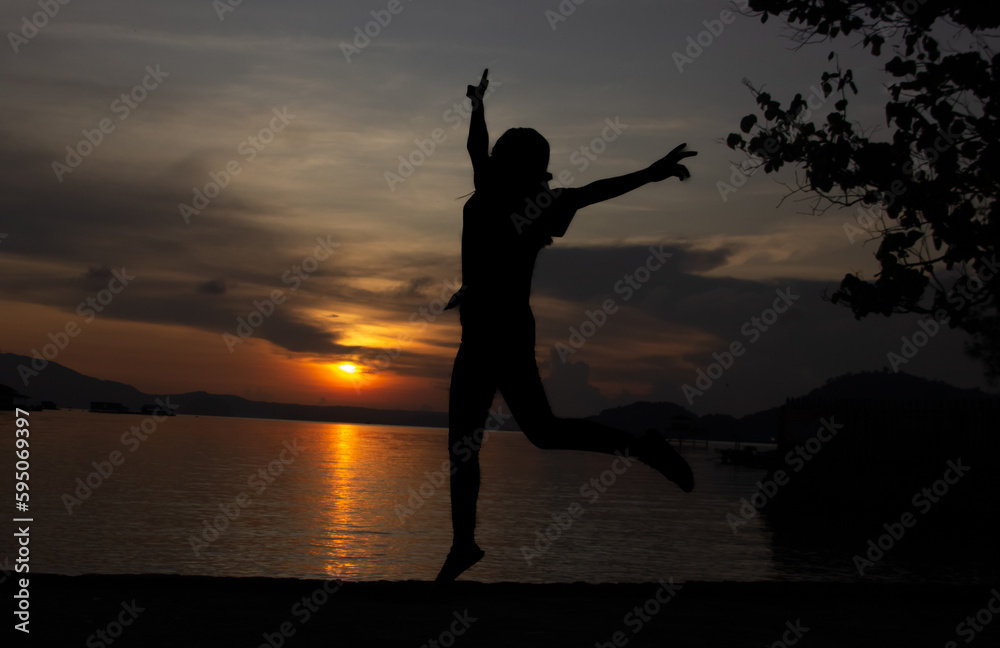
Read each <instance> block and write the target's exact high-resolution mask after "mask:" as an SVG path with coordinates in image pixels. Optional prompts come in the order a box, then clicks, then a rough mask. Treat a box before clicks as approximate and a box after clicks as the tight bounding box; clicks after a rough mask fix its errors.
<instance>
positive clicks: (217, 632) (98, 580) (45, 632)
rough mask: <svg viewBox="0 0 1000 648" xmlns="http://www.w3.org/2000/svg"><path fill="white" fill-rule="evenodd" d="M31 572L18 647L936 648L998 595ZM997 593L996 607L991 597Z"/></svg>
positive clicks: (795, 586)
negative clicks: (27, 631)
mask: <svg viewBox="0 0 1000 648" xmlns="http://www.w3.org/2000/svg"><path fill="white" fill-rule="evenodd" d="M30 580H31V601H32V608H31V609H32V615H31V621H32V624H31V628H32V632H31V636H32V638H31V643H24V644H23V645H35V642H36V641H37V640H38V639H40V638H44V639H46V641H47V643H48V642H51V641H54V640H58V641H60V642H63V645H73V644H77V643H79V644H81V645H88V646H89V645H100V644H101V643H102V642H101V639H100V635H99V634H97V633H98V632H99V631H103V632H105V633H106V637H107V638H111V637H112V636H113V634H110V635H109V634H107V633H109V632H110V633H115V632H119V633H120V635H119V636H120V644H119V640H114V642H113V643H114V644H117V645H125V646H128V645H138V646H176V645H184V646H248V647H256V646H265V647H269V648H278V646H286V645H287V646H292V647H294V646H320V645H322V646H330V645H341V644H343V645H352V646H357V645H360V646H379V645H386V646H414V647H416V646H423V645H428V646H432V645H434V643H431V642H432V641H435V642H437V645H441V646H445V645H451V643H454V644H455V645H459V646H462V645H466V646H511V645H518V646H521V645H532V646H534V645H537V646H588V647H589V646H615V645H618V646H624V645H628V646H646V645H649V646H664V645H670V646H689V645H690V646H721V645H733V646H736V645H738V646H762V645H763V646H771V645H773V644H774V643H775V642H785V645H793V643H789V642H788V641H787V640H789V639H793V640H794V643H797V642H798V641H799V639H802V638H803V637H807V638H808V640H807V641H806V642H805V643H804V644H803V645H809V646H826V645H830V646H839V645H851V646H869V645H870V646H884V645H910V646H944V645H945V644H946V643H947V642H948V641H955V642H956V645H961V644H964V643H965V638H964V635H959V634H957V627H958V625H959V624H960V623H962V622H963V621H964V620H965V619H966V617H970V616H972V617H975V616H976V614H977V612H979V611H980V610H981V609H983V608H985V607H986V606H987V604H988V602H990V601H992V600H994V593H996V592H997V589H996V588H993V587H991V586H989V585H981V584H980V585H967V584H954V585H950V586H949V585H944V586H943V585H931V584H923V585H912V584H898V583H819V582H787V583H786V582H751V583H744V582H733V581H724V582H700V581H691V582H687V583H673V582H670V581H666V582H664V581H661V582H651V583H604V584H587V583H552V584H527V583H488V584H484V583H479V582H476V581H459V582H457V583H455V585H454V587H453V588H452V590H451V591H450V592H448V593H447V594H445V595H433V594H432V592H431V584H430V583H429V582H426V581H360V582H357V581H346V582H343V583H340V584H338V583H337V582H336V581H323V580H299V579H292V578H261V577H247V578H225V577H207V576H178V575H166V574H162V575H161V574H133V575H84V576H59V575H53V574H35V575H32V576H31V577H30ZM995 599H996V600H995V602H994V607H995V608H996V605H997V604H1000V593H998V594H997V595H996V597H995ZM126 621H127V622H128V623H125V622H126ZM995 625H996V626H997V627H990V626H986V627H985V628H984V629H983V631H982V632H981V633H980V634H981V635H984V636H983V639H981V641H980V643H979V644H978V645H984V646H985V645H991V644H990V643H989V642H990V641H991V640H992V641H996V640H997V636H1000V616H998V618H997V620H996V623H995ZM18 634H19V633H18ZM796 634H798V635H800V636H796ZM449 635H450V636H449ZM783 637H784V638H783ZM991 637H992V639H991ZM18 639H19V640H22V639H21V637H18ZM88 642H89V643H88ZM449 642H451V643H449ZM105 645H112V644H111V643H106V644H105ZM779 645H780V644H779Z"/></svg>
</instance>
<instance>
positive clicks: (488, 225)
mask: <svg viewBox="0 0 1000 648" xmlns="http://www.w3.org/2000/svg"><path fill="white" fill-rule="evenodd" d="M488 72H489V70H486V71H484V72H483V77H482V80H481V81H480V82H479V85H478V86H471V85H470V86H469V87H468V91H467V92H466V96H467V97H469V98H470V99H471V100H472V109H473V110H472V117H471V123H470V126H469V140H468V150H469V156H470V157H471V158H472V170H473V174H474V184H475V192H474V193H473V194H472V196H471V197H470V198H469V199H468V201H467V202H466V203H465V207H464V209H463V214H462V283H463V285H462V288H461V289H460V290H459V291H458V292H457V293H456V294H455V295H454V296H453V297H452V299H451V301H450V302H449V304H448V306H447V308H453V307H454V306H456V305H457V306H458V307H459V314H460V320H461V323H462V342H461V345H460V346H459V350H458V355H457V356H456V357H455V365H454V368H453V370H452V375H451V392H450V398H449V403H448V407H449V423H448V426H449V429H448V447H449V457H450V459H451V466H452V468H451V483H450V490H451V518H452V528H453V531H454V539H453V543H452V547H451V550H450V552H449V553H448V557H447V559H446V560H445V563H444V565H443V566H442V567H441V571H440V573H439V574H438V576H437V579H436V580H435V583H436V584H437V585H442V584H446V583H450V582H451V581H453V580H455V578H457V577H458V576H459V575H460V574H461V573H462V572H464V571H465V570H467V569H469V568H470V567H472V566H473V565H474V564H476V563H477V562H479V560H481V559H482V557H483V556H484V555H485V552H484V551H483V550H482V549H480V548H479V545H477V544H476V540H475V529H476V503H477V500H478V499H479V447H480V444H481V442H482V428H483V427H484V425H485V424H486V420H487V417H488V416H489V409H490V406H491V405H492V402H493V397H494V395H495V394H496V391H497V389H499V390H500V393H501V395H503V397H504V400H505V401H506V403H507V405H508V407H509V408H510V410H511V413H512V414H513V415H514V417H515V419H516V420H517V422H518V424H519V425H520V427H521V429H522V430H523V431H524V434H525V436H527V438H528V440H529V441H531V443H532V444H534V445H535V446H537V447H539V448H543V449H562V450H587V451H591V452H603V453H607V454H612V455H613V454H615V453H619V454H621V455H624V456H632V457H635V458H637V459H639V460H640V461H642V462H643V463H645V464H647V465H649V466H651V467H652V468H654V469H656V470H658V471H659V472H661V473H662V474H663V475H664V476H666V477H667V479H669V480H671V481H673V482H675V483H676V484H677V485H678V486H680V487H681V489H683V490H684V491H686V492H690V491H691V489H692V488H693V487H694V478H693V476H692V474H691V468H690V467H689V466H688V464H687V462H686V461H684V459H683V458H682V457H681V456H680V455H679V454H677V452H676V451H675V450H674V449H673V448H672V447H671V446H670V444H669V443H667V442H666V440H665V439H663V437H662V436H660V435H659V434H655V433H654V434H649V433H647V434H646V435H645V436H643V437H636V436H633V435H632V434H629V433H627V432H623V431H621V430H616V429H614V428H611V427H608V426H606V425H602V424H600V423H596V422H594V421H588V420H583V419H561V418H556V417H555V415H553V413H552V410H551V408H550V407H549V402H548V399H547V398H546V395H545V391H544V389H543V387H542V381H541V377H540V376H539V373H538V365H537V364H536V363H535V320H534V317H533V316H532V313H531V307H530V305H529V296H530V291H531V275H532V271H533V270H534V265H535V258H536V257H537V256H538V252H539V251H540V250H541V249H542V248H543V247H545V246H547V245H549V244H551V243H552V237H554V236H562V235H564V234H565V233H566V229H567V227H569V223H570V221H571V220H572V219H573V216H574V214H575V213H576V212H577V210H579V209H582V208H583V207H586V206H587V205H592V204H594V203H598V202H601V201H604V200H608V199H610V198H614V197H616V196H620V195H622V194H624V193H627V192H629V191H632V190H633V189H636V188H638V187H641V186H642V185H644V184H646V183H649V182H658V181H661V180H665V179H667V178H670V177H673V176H676V177H677V178H680V179H681V180H683V179H684V178H688V177H690V173H688V170H687V168H685V167H684V166H683V165H682V164H679V162H680V160H682V159H684V158H686V157H689V156H692V155H696V153H695V152H694V151H685V150H683V149H684V147H685V146H686V144H681V145H680V146H678V147H677V148H675V149H674V150H672V151H671V152H670V153H669V154H667V155H666V157H664V158H662V159H660V160H658V161H656V162H654V163H653V164H652V165H650V166H649V167H648V168H646V169H643V170H641V171H636V172H634V173H630V174H627V175H623V176H619V177H615V178H608V179H605V180H599V181H597V182H593V183H591V184H589V185H586V186H585V187H581V188H576V189H550V188H549V186H548V181H549V180H551V179H552V175H551V174H550V173H548V171H547V169H548V165H549V144H548V142H547V141H546V140H545V138H543V137H542V136H541V135H539V134H538V133H537V132H536V131H535V130H533V129H530V128H512V129H510V130H508V131H507V132H505V133H504V134H503V135H502V136H501V137H500V139H499V140H497V142H496V144H495V145H494V146H493V152H492V154H488V147H489V134H488V133H487V130H486V117H485V113H484V110H483V97H484V95H485V92H486V88H487V86H488V85H489V81H488V80H487V78H486V77H487V73H488ZM477 431H478V433H477ZM470 449H471V452H470Z"/></svg>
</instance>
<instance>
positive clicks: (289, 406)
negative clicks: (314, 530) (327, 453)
mask: <svg viewBox="0 0 1000 648" xmlns="http://www.w3.org/2000/svg"><path fill="white" fill-rule="evenodd" d="M18 365H25V366H27V367H30V366H31V358H30V357H28V356H22V355H16V354H13V353H3V354H0V385H3V386H7V387H9V388H10V389H12V390H16V391H19V392H21V393H22V394H26V395H28V396H31V397H32V398H33V399H35V400H39V401H42V400H48V401H54V402H55V403H56V404H58V405H59V407H64V408H71V409H87V408H89V407H90V403H91V402H92V401H104V402H112V403H121V404H122V405H124V406H125V407H126V408H128V409H130V410H139V409H140V408H141V407H142V406H143V405H151V404H153V403H154V401H155V400H156V399H157V398H161V399H165V398H167V397H168V395H167V394H145V393H143V392H141V391H139V390H138V389H136V388H135V387H132V386H131V385H126V384H124V383H119V382H114V381H111V380H99V379H97V378H92V377H90V376H85V375H84V374H81V373H79V372H77V371H73V370H72V369H69V368H68V367H64V366H63V365H60V364H58V363H55V362H49V364H48V366H47V367H45V369H44V370H43V371H41V372H39V374H38V375H37V376H28V384H27V385H25V384H24V381H23V380H22V379H21V376H20V374H19V373H18ZM169 398H170V403H171V404H175V405H178V406H179V409H177V410H176V412H177V413H179V414H197V415H203V416H237V417H245V418H270V419H288V420H296V421H328V422H334V421H336V422H342V423H372V424H379V425H413V426H427V427H447V426H448V414H447V413H446V412H423V411H408V410H383V409H375V408H370V407H349V406H322V405H299V404H294V403H267V402H261V401H251V400H247V399H246V398H240V397H239V396H229V395H224V394H209V393H208V392H191V393H187V394H170V395H169Z"/></svg>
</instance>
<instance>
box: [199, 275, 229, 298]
mask: <svg viewBox="0 0 1000 648" xmlns="http://www.w3.org/2000/svg"><path fill="white" fill-rule="evenodd" d="M197 290H198V292H200V293H204V294H206V295H223V294H225V292H226V280H225V279H212V280H210V281H205V282H203V283H200V284H198V288H197Z"/></svg>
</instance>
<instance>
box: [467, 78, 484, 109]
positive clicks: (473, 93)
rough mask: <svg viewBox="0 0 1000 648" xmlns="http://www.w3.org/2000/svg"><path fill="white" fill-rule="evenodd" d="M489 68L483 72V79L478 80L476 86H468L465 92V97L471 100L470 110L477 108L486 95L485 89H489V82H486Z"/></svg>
mask: <svg viewBox="0 0 1000 648" xmlns="http://www.w3.org/2000/svg"><path fill="white" fill-rule="evenodd" d="M489 71H490V70H489V68H487V69H485V70H483V78H482V79H480V80H479V85H478V86H471V85H470V86H469V87H468V89H467V90H466V91H465V96H466V97H468V98H469V99H472V109H473V110H475V109H476V108H478V107H479V104H480V103H482V101H483V95H485V94H486V88H487V87H489V85H490V82H489V81H487V80H486V74H487V73H488V72H489Z"/></svg>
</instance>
